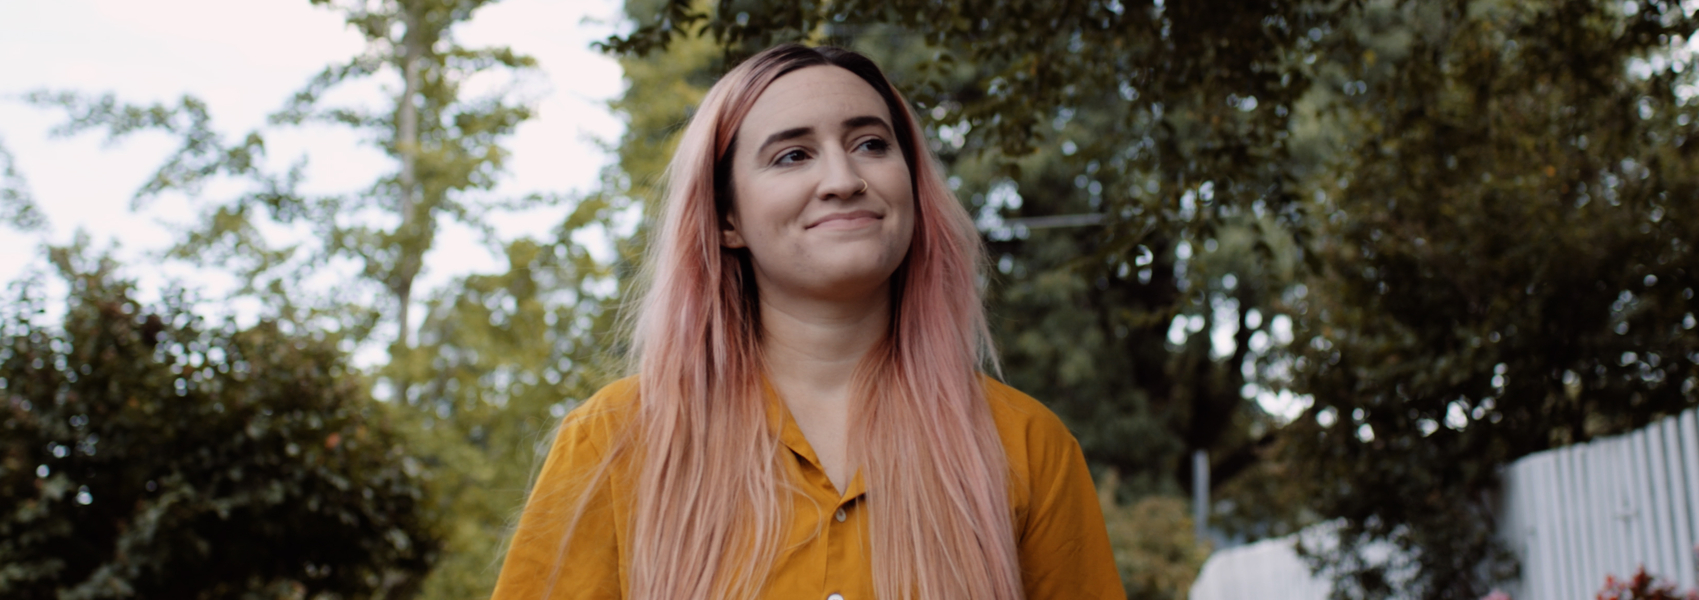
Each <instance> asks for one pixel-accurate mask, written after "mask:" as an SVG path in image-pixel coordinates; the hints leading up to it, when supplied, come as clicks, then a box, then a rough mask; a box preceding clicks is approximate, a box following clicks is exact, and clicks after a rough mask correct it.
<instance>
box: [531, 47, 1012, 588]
mask: <svg viewBox="0 0 1699 600" xmlns="http://www.w3.org/2000/svg"><path fill="white" fill-rule="evenodd" d="M812 66H835V67H841V68H845V69H848V70H850V71H851V72H853V73H856V74H857V75H859V76H861V78H862V79H864V80H866V81H867V82H868V84H869V85H871V86H872V87H873V88H874V89H875V91H878V92H879V93H880V95H881V96H882V97H884V98H885V100H886V103H887V105H888V106H889V107H890V109H891V113H892V115H891V116H892V118H893V120H894V121H895V122H894V123H893V125H894V126H895V129H896V130H897V131H896V135H897V137H898V145H899V146H900V147H901V148H902V150H903V154H904V158H905V159H906V160H907V162H908V165H909V170H910V173H912V176H913V181H914V192H915V193H914V197H915V203H916V211H915V212H916V215H917V218H916V225H915V232H914V237H913V241H912V243H911V246H910V248H909V253H908V257H907V259H906V260H905V262H904V265H903V267H902V268H900V269H899V270H898V272H897V274H896V275H894V278H895V280H896V281H895V283H896V285H893V286H892V290H893V291H892V296H893V307H894V308H893V311H892V324H891V328H890V333H889V334H888V335H887V336H886V338H885V340H884V341H883V342H882V343H881V344H879V345H878V346H877V347H875V348H874V349H873V350H872V351H870V352H869V353H868V355H867V357H866V358H864V359H863V361H862V364H861V367H860V368H859V369H858V373H857V381H858V384H859V385H860V389H861V390H862V392H863V394H864V406H863V407H862V408H861V410H860V411H859V413H858V414H857V417H856V420H855V422H854V423H853V424H852V426H851V432H850V436H851V437H850V448H851V450H850V452H851V456H850V458H851V460H852V461H853V462H852V464H857V465H859V466H860V468H861V472H862V476H863V478H864V480H865V481H866V483H867V490H868V491H867V496H866V507H867V511H868V535H869V538H870V548H869V550H870V554H871V558H872V565H873V577H874V582H875V589H876V590H877V591H878V594H879V596H880V597H882V598H887V599H890V600H898V599H908V598H924V599H928V600H931V599H939V598H972V599H976V600H978V599H992V600H1015V599H1019V598H1021V597H1022V595H1023V594H1022V587H1021V575H1020V564H1019V559H1018V558H1017V555H1016V552H1015V540H1014V533H1013V528H1012V519H1013V511H1012V509H1011V507H1010V504H1009V498H1008V489H1009V488H1008V486H1009V481H1008V477H1009V476H1008V464H1007V457H1006V456H1005V455H1004V450H1003V446H1002V442H1001V440H1000V438H999V437H998V435H997V430H996V428H995V426H994V424H993V423H992V419H991V413H990V408H989V407H988V406H987V404H986V400H985V397H984V390H983V388H982V383H981V381H980V379H979V377H980V375H979V373H978V370H977V369H978V367H979V366H980V365H982V364H986V363H988V362H990V361H992V360H993V358H992V355H991V342H990V335H989V331H988V329H987V327H986V322H985V315H984V309H983V307H982V304H981V300H980V294H979V290H978V287H977V279H978V277H979V276H980V274H981V272H982V271H981V269H982V268H983V266H984V265H983V262H984V249H983V246H982V242H981V241H980V238H979V235H978V233H977V232H976V231H975V230H974V227H973V223H972V220H971V219H970V218H969V216H968V214H967V212H966V210H964V209H963V208H962V206H961V205H960V203H958V202H957V200H956V199H955V196H954V195H953V194H952V193H951V192H950V189H949V187H948V186H947V185H946V184H945V182H944V178H943V175H942V172H941V169H940V168H939V167H938V165H937V164H936V161H935V159H934V158H933V157H932V155H931V153H930V152H929V151H928V150H927V145H926V141H925V139H924V138H923V137H922V134H921V130H920V128H919V126H918V122H917V120H916V119H915V117H914V115H913V113H911V112H910V111H909V109H908V105H907V103H906V102H905V101H904V100H903V99H902V97H901V96H900V95H898V94H897V92H896V90H894V89H892V87H891V85H890V83H889V82H888V81H887V80H886V79H885V77H884V75H883V74H882V73H880V72H879V70H878V68H877V67H876V66H874V65H873V63H872V62H871V61H869V60H868V59H866V58H865V57H862V56H861V55H859V54H855V53H853V52H849V51H846V50H840V49H836V48H806V47H802V46H796V45H784V46H778V47H775V48H772V49H769V50H767V51H765V52H762V53H760V54H758V55H756V56H754V57H752V58H750V59H749V60H748V61H746V62H744V63H743V64H741V65H739V66H738V67H737V68H735V69H732V71H731V72H729V73H727V74H726V76H725V77H723V78H721V79H720V81H719V82H718V83H717V84H715V85H714V87H713V88H712V89H711V90H709V92H708V94H707V97H706V98H704V99H703V101H702V105H701V107H700V109H699V110H698V112H697V114H696V116H695V117H694V118H692V119H691V122H690V125H689V127H688V128H687V129H686V130H685V132H684V136H683V138H682V139H681V140H680V142H679V146H678V150H677V152H676V153H675V154H674V156H673V159H672V163H671V164H670V165H669V166H668V179H669V189H668V192H667V198H666V205H665V208H664V213H663V216H662V218H661V220H660V222H659V224H658V225H659V227H658V229H657V230H656V235H657V237H656V239H655V240H654V242H653V243H652V245H651V247H650V252H649V258H648V260H647V261H646V265H647V269H648V271H649V278H648V279H649V287H648V291H647V293H646V294H645V295H644V296H643V299H642V302H641V304H640V305H639V308H638V310H637V313H636V319H635V323H634V326H633V329H632V334H633V338H634V339H633V342H634V350H635V352H634V356H635V363H634V364H635V367H636V370H637V372H638V374H639V381H640V384H639V386H640V387H639V390H640V392H639V393H640V398H641V400H640V405H641V407H640V409H639V412H638V417H637V420H636V422H635V423H634V430H633V431H632V432H630V435H628V436H626V437H625V442H624V443H623V444H622V445H623V446H625V447H626V448H632V449H637V450H638V458H636V464H637V465H638V467H639V469H640V471H639V472H638V473H637V475H636V481H637V483H636V493H637V506H636V510H635V512H634V522H633V523H632V524H631V525H630V526H631V534H630V540H631V543H630V544H629V548H628V552H629V555H628V559H629V561H630V573H631V577H630V579H631V582H630V590H629V591H630V597H631V598H635V599H638V600H658V599H663V598H665V599H674V598H749V597H756V596H758V595H759V594H760V591H761V589H762V587H763V585H764V584H765V582H766V579H767V578H768V576H769V575H770V572H771V565H772V563H773V560H774V558H775V557H776V556H777V553H778V548H779V544H780V542H781V540H782V539H784V536H785V535H786V533H787V529H786V528H787V526H786V523H787V522H788V520H789V515H788V514H785V510H786V506H787V504H788V503H787V502H786V501H785V500H784V499H783V498H784V497H785V495H786V494H789V493H790V492H789V486H790V485H791V483H790V482H788V481H786V474H785V473H786V472H785V470H784V468H783V466H782V465H783V463H781V462H780V453H779V450H780V444H779V440H778V436H779V432H778V431H777V430H776V428H775V427H774V424H773V423H772V422H770V421H769V419H768V416H767V413H766V400H765V397H764V394H765V393H766V392H765V389H764V387H763V386H764V384H763V379H762V375H763V369H764V366H763V361H762V355H761V345H760V335H761V332H760V323H759V315H758V314H757V312H756V310H757V309H756V303H755V293H756V290H755V289H754V284H753V280H752V277H751V275H750V271H749V269H750V266H749V263H748V261H749V258H748V255H747V253H744V252H738V251H732V250H728V249H725V248H723V247H722V246H721V240H720V235H721V234H720V229H721V223H722V220H723V218H724V211H725V210H726V208H727V206H728V202H729V201H730V199H729V197H728V195H727V194H728V192H727V190H729V189H730V186H729V185H727V181H726V179H727V172H728V168H727V166H728V165H729V163H730V160H731V159H730V156H731V152H732V148H733V146H734V141H735V140H734V135H735V133H736V132H737V130H738V128H739V126H740V125H741V124H742V122H743V119H744V117H745V115H747V114H748V112H749V109H750V107H751V106H752V105H753V104H754V103H755V100H756V99H757V98H758V97H759V96H760V95H761V94H762V92H763V91H765V90H766V88H767V86H768V85H769V84H771V83H772V82H773V81H774V80H776V79H778V78H779V77H782V76H783V75H785V74H787V73H790V72H792V71H795V70H797V69H801V68H806V67H812ZM752 440H753V441H752ZM610 454H613V453H610ZM610 460H611V459H610ZM605 467H606V464H604V468H605ZM568 535H570V533H569V534H568ZM563 542H564V540H563Z"/></svg>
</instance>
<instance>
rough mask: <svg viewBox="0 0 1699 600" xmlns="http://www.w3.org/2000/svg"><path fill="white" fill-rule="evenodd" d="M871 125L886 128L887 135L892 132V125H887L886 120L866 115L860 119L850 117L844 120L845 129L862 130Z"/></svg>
mask: <svg viewBox="0 0 1699 600" xmlns="http://www.w3.org/2000/svg"><path fill="white" fill-rule="evenodd" d="M870 125H878V126H880V127H883V128H885V133H891V131H892V130H891V124H890V123H886V122H885V120H884V119H882V118H879V117H875V116H873V115H866V116H860V117H850V118H848V119H844V129H860V128H862V127H867V126H870Z"/></svg>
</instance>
